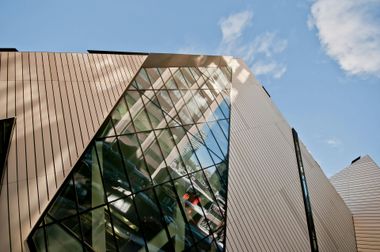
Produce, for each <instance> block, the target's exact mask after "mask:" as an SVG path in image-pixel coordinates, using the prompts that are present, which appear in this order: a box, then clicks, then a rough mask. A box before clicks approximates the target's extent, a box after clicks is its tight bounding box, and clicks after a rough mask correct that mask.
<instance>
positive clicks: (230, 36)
mask: <svg viewBox="0 0 380 252" xmlns="http://www.w3.org/2000/svg"><path fill="white" fill-rule="evenodd" d="M252 17H253V14H252V11H248V10H247V11H242V12H238V13H235V14H232V15H230V16H228V17H227V18H223V19H221V21H220V22H219V24H220V29H221V30H222V34H223V42H224V43H231V42H232V41H234V40H236V39H238V38H239V37H240V36H241V34H242V32H243V30H244V29H245V28H246V27H247V26H248V25H249V24H250V22H251V20H252Z"/></svg>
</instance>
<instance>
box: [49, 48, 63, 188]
mask: <svg viewBox="0 0 380 252" xmlns="http://www.w3.org/2000/svg"><path fill="white" fill-rule="evenodd" d="M48 56H49V55H48ZM48 56H47V59H48V61H49V69H50V76H51V77H52V78H51V89H52V94H53V109H54V117H55V122H56V127H57V132H56V133H57V136H56V137H57V138H58V147H59V154H58V155H59V157H60V158H58V159H61V160H60V161H61V162H60V163H61V169H62V174H63V176H65V172H64V162H63V155H62V143H61V132H60V129H59V125H58V113H57V105H56V94H55V92H56V91H57V90H55V87H54V80H53V79H54V77H53V72H52V66H51V65H52V62H51V61H52V60H51V59H52V58H53V59H54V57H50V59H49V57H48ZM54 65H55V60H54ZM57 84H58V82H57ZM58 85H59V84H58ZM58 85H57V86H58ZM51 123H53V122H51ZM52 144H53V145H55V144H54V143H53V142H52ZM58 162H59V161H58ZM56 187H58V185H57V186H56Z"/></svg>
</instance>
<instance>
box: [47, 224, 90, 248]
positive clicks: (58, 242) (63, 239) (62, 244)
mask: <svg viewBox="0 0 380 252" xmlns="http://www.w3.org/2000/svg"><path fill="white" fill-rule="evenodd" d="M46 239H47V248H48V251H62V252H65V251H82V250H83V248H82V244H81V242H80V240H78V239H77V238H75V235H74V234H73V233H72V232H71V231H70V230H69V229H67V228H65V226H63V225H61V224H50V225H48V226H46Z"/></svg>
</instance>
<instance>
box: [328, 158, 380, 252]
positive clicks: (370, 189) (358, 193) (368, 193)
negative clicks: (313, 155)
mask: <svg viewBox="0 0 380 252" xmlns="http://www.w3.org/2000/svg"><path fill="white" fill-rule="evenodd" d="M330 180H331V183H332V184H333V185H334V186H335V188H336V190H337V191H338V192H339V194H340V195H341V196H342V198H343V199H344V201H345V202H346V204H347V205H348V207H349V208H350V210H351V212H352V214H353V218H354V225H355V232H356V240H357V246H358V251H380V168H379V166H378V165H377V164H376V163H375V162H374V161H373V160H372V159H371V158H370V157H369V156H364V157H362V158H360V159H359V160H357V161H356V162H354V163H353V164H351V165H350V166H348V167H346V168H345V169H343V170H342V171H340V172H339V173H337V174H336V175H334V176H333V177H332V178H331V179H330Z"/></svg>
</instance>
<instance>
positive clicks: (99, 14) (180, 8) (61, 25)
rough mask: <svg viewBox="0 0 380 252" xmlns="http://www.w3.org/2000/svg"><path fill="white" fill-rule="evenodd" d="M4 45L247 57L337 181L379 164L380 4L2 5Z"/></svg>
mask: <svg viewBox="0 0 380 252" xmlns="http://www.w3.org/2000/svg"><path fill="white" fill-rule="evenodd" d="M180 2H184V3H180ZM0 47H15V48H17V49H18V50H20V51H77V52H81V51H85V50H87V49H100V50H120V51H143V52H173V53H204V54H228V55H234V56H238V57H241V58H243V59H244V60H245V61H246V63H247V64H248V65H249V66H250V67H251V69H252V71H253V72H254V73H255V74H256V76H257V78H258V79H259V81H260V82H261V83H262V84H263V85H264V86H265V87H266V89H267V90H268V91H269V92H270V94H271V96H272V99H273V100H274V102H275V103H276V104H277V105H278V107H279V108H280V110H281V111H282V112H283V114H284V115H285V117H286V118H287V119H288V121H289V123H290V124H291V125H292V126H293V127H294V128H296V129H297V131H298V133H299V135H300V137H301V138H302V140H303V142H304V143H305V144H306V146H307V147H308V149H309V150H310V152H311V153H312V154H313V156H314V158H315V159H316V160H317V161H318V162H319V164H320V165H321V166H322V168H323V169H324V170H325V172H326V174H327V175H328V176H331V175H333V174H334V173H336V172H337V171H338V170H340V169H342V168H343V167H345V166H346V165H348V164H349V163H350V162H351V160H353V159H354V158H356V157H357V156H359V155H364V154H369V155H371V156H372V157H373V158H374V159H375V161H376V162H377V163H380V1H379V0H360V1H359V0H314V1H310V0H309V1H308V0H306V1H305V0H293V1H286V0H273V1H269V2H266V1H256V0H251V1H243V0H236V1H224V0H219V1H154V0H152V1H143V0H141V1H126V0H113V1H97V0H92V1H84V0H83V1H72V0H66V1H51V0H50V1H46V0H39V1H33V3H31V1H17V0H14V1H1V2H0Z"/></svg>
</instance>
